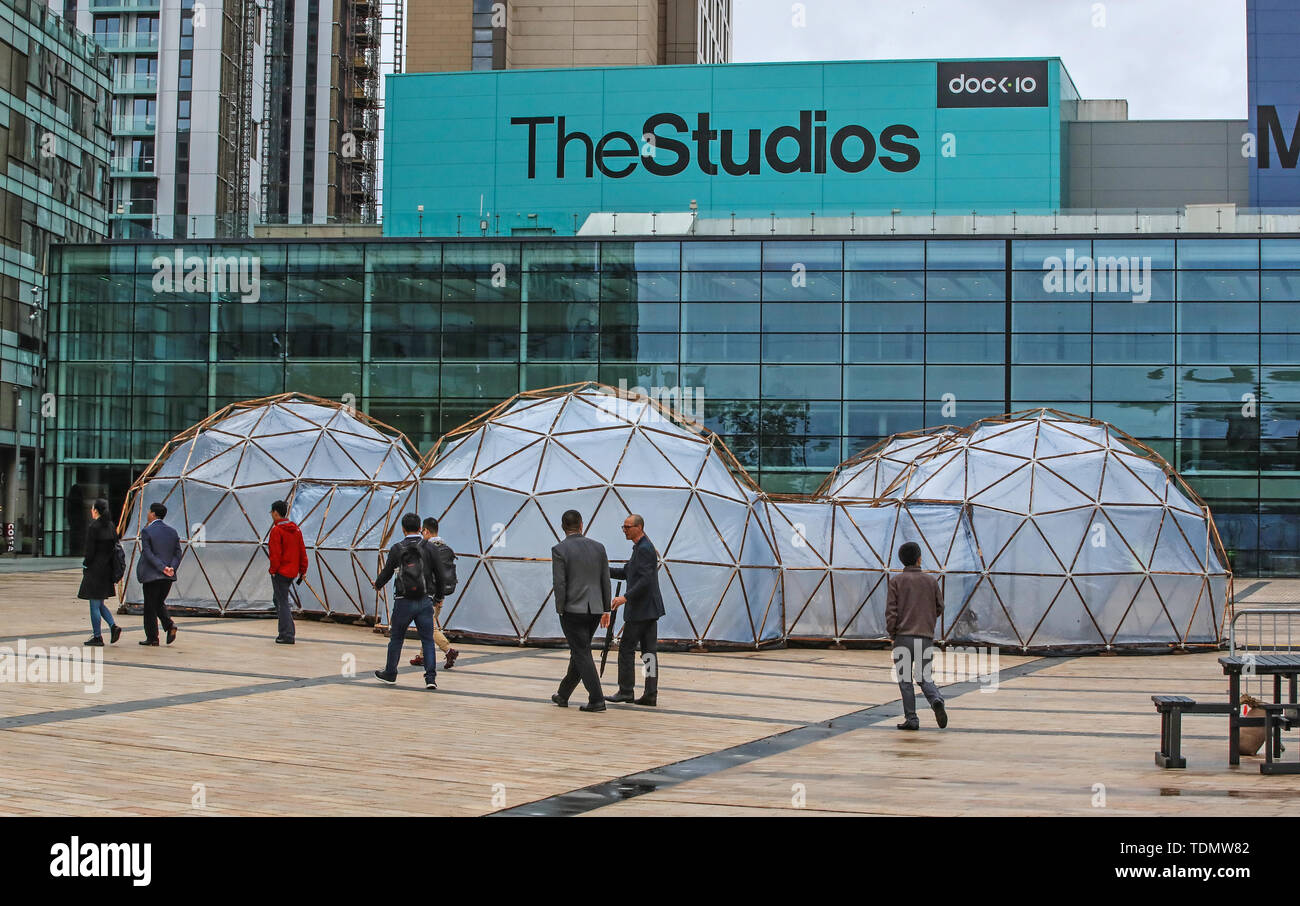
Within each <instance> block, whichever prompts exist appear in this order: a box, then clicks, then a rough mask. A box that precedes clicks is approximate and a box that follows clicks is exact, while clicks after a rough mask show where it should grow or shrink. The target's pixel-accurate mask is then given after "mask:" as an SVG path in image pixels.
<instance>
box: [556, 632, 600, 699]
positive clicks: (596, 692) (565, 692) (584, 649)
mask: <svg viewBox="0 0 1300 906" xmlns="http://www.w3.org/2000/svg"><path fill="white" fill-rule="evenodd" d="M560 628H561V629H562V630H564V640H565V641H566V642H568V643H569V672H568V673H566V674H564V679H562V680H560V698H562V699H564V700H565V701H566V702H567V701H568V700H569V696H570V695H572V694H573V690H574V689H576V688H578V680H579V679H581V680H582V685H583V686H585V687H586V688H587V703H588V704H590V705H595V704H598V703H600V702H603V701H604V700H605V693H604V691H603V690H602V689H601V688H600V675H599V674H598V673H597V672H596V662H595V661H593V660H592V659H591V637H592V636H593V635H595V634H596V630H597V629H599V628H600V614H598V613H594V614H587V613H562V614H560Z"/></svg>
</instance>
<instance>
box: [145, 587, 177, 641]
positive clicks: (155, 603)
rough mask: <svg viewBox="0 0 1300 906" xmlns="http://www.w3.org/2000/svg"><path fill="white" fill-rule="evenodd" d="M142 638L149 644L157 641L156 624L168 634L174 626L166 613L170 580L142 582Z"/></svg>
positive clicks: (170, 588)
mask: <svg viewBox="0 0 1300 906" xmlns="http://www.w3.org/2000/svg"><path fill="white" fill-rule="evenodd" d="M141 588H143V589H144V636H145V638H147V639H148V640H149V641H151V642H156V641H158V623H159V621H161V622H162V627H163V629H165V630H167V631H168V632H170V631H171V628H172V627H173V626H175V625H176V623H175V622H174V621H173V620H172V618H171V617H170V616H169V615H168V613H167V603H166V602H167V594H168V593H169V592H170V591H171V590H172V580H171V579H154V580H153V581H152V582H144V583H142V585H141Z"/></svg>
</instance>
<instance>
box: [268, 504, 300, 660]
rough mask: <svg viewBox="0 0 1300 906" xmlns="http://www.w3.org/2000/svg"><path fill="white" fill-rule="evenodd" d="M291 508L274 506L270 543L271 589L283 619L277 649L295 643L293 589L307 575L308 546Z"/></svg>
mask: <svg viewBox="0 0 1300 906" xmlns="http://www.w3.org/2000/svg"><path fill="white" fill-rule="evenodd" d="M288 515H289V505H288V504H287V503H285V502H284V501H283V500H277V501H276V502H275V503H273V504H271V538H270V541H269V542H268V543H267V548H268V551H269V553H270V555H271V588H272V592H273V594H274V600H275V612H276V614H277V615H278V616H279V618H280V632H279V634H278V635H277V636H276V637H275V643H276V644H277V645H292V644H293V641H294V630H293V610H292V609H291V608H290V607H289V586H290V584H292V582H293V579H294V576H297V577H298V584H299V585H301V584H302V580H303V578H305V577H306V575H307V545H306V544H305V543H303V540H302V530H301V529H299V528H298V526H297V525H295V524H294V523H293V522H292V521H290V520H289V518H288Z"/></svg>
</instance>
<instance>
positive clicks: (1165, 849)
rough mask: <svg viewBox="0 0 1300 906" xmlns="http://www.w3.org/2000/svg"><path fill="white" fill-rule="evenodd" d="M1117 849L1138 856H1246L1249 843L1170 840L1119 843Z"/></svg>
mask: <svg viewBox="0 0 1300 906" xmlns="http://www.w3.org/2000/svg"><path fill="white" fill-rule="evenodd" d="M1119 851H1120V852H1121V853H1123V854H1124V855H1139V856H1160V855H1181V854H1182V853H1191V854H1193V855H1209V854H1212V853H1216V854H1217V853H1231V854H1234V855H1241V856H1248V855H1250V844H1249V843H1245V842H1235V843H1223V842H1217V843H1198V842H1191V843H1178V842H1176V841H1172V840H1171V841H1168V842H1165V843H1121V844H1120V845H1119Z"/></svg>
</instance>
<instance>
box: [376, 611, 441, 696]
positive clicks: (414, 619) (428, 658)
mask: <svg viewBox="0 0 1300 906" xmlns="http://www.w3.org/2000/svg"><path fill="white" fill-rule="evenodd" d="M411 623H415V630H416V632H418V633H420V645H421V646H422V648H423V651H424V679H425V681H426V682H432V681H433V680H434V679H435V678H436V677H437V676H438V649H437V648H436V647H435V646H434V644H433V598H429V597H424V598H419V599H417V600H412V599H410V598H394V599H393V615H392V618H391V619H390V620H389V621H388V663H387V664H385V665H384V672H385V673H387V674H388V675H389V676H392V675H393V674H394V673H396V672H397V665H398V664H399V663H401V660H402V642H404V641H405V640H406V630H407V628H408V627H409V626H410V625H411Z"/></svg>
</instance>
